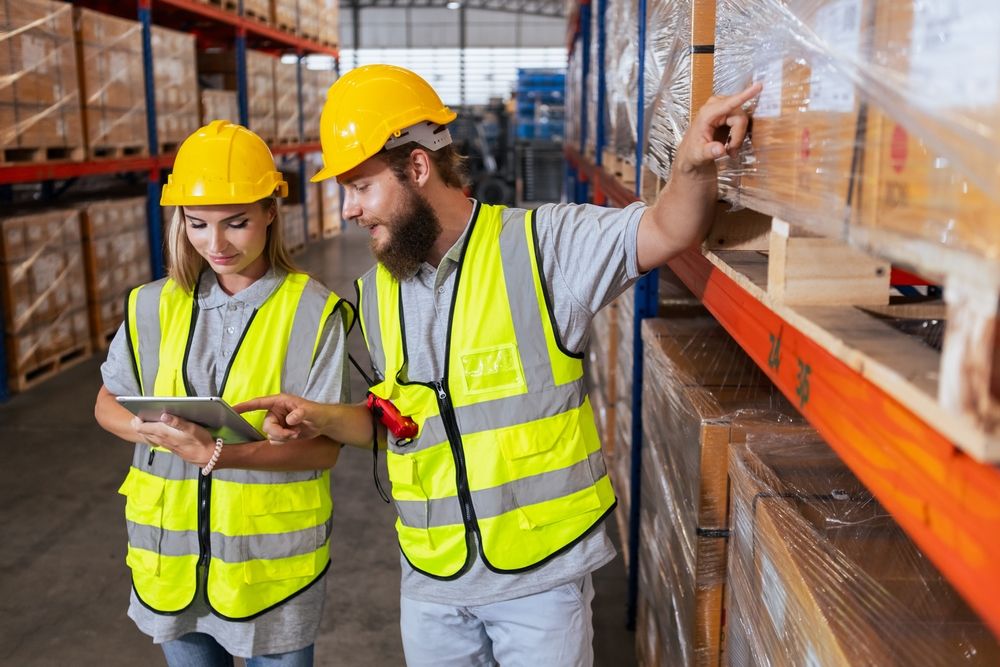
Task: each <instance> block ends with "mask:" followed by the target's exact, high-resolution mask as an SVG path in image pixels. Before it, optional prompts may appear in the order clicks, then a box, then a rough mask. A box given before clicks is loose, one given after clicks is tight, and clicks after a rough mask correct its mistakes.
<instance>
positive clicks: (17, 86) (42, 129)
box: [0, 0, 84, 163]
mask: <svg viewBox="0 0 1000 667" xmlns="http://www.w3.org/2000/svg"><path fill="white" fill-rule="evenodd" d="M0 72H3V74H4V76H3V78H2V79H0V151H2V152H0V163H30V162H44V161H47V160H64V159H65V160H82V159H83V158H84V143H83V131H82V129H81V125H80V84H79V80H78V74H77V62H76V47H75V42H74V37H73V8H72V6H71V5H69V4H66V3H63V2H49V1H47V0H24V2H17V3H4V4H3V6H2V7H0Z"/></svg>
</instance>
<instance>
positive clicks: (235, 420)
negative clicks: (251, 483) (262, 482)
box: [117, 396, 267, 445]
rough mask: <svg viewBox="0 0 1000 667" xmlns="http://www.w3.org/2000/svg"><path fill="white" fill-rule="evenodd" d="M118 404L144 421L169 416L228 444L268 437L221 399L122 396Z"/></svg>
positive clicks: (157, 419)
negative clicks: (199, 428)
mask: <svg viewBox="0 0 1000 667" xmlns="http://www.w3.org/2000/svg"><path fill="white" fill-rule="evenodd" d="M117 399H118V402H119V403H121V404H122V405H123V406H125V407H126V408H128V410H129V412H131V413H132V414H134V415H136V416H137V417H138V418H139V419H142V420H143V421H150V422H155V421H160V415H162V414H163V413H167V414H168V415H174V416H175V417H180V418H182V419H186V420H188V421H189V422H192V423H195V424H198V425H199V426H203V427H205V428H206V429H207V430H208V432H209V433H211V434H212V437H213V438H222V440H223V441H224V442H225V443H226V444H227V445H228V444H232V443H237V442H257V441H259V440H267V437H266V436H265V435H264V434H263V433H261V432H260V431H258V430H257V429H256V428H254V427H253V425H252V424H251V423H250V422H248V421H247V420H246V419H244V418H243V415H241V414H240V413H238V412H236V411H235V410H233V409H232V407H230V406H229V404H228V403H226V402H225V401H224V400H222V399H221V398H219V397H218V396H118V397H117Z"/></svg>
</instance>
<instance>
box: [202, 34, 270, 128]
mask: <svg viewBox="0 0 1000 667" xmlns="http://www.w3.org/2000/svg"><path fill="white" fill-rule="evenodd" d="M275 60H276V59H275V58H274V57H272V56H270V55H268V54H266V53H263V52H262V51H254V50H251V49H248V50H247V107H248V109H247V112H248V125H249V127H250V129H251V130H253V131H254V132H256V133H257V134H258V135H260V137H261V139H263V140H264V141H266V142H267V143H269V144H270V143H273V142H274V141H275V138H276V135H277V131H278V124H277V114H276V112H275V107H274V68H275ZM198 74H199V77H200V78H201V80H202V81H203V82H205V83H206V84H207V85H208V86H209V87H210V88H212V89H213V90H236V89H237V85H236V83H237V81H236V52H235V51H218V50H212V51H201V52H199V53H198ZM231 120H234V121H235V120H238V118H232V119H231Z"/></svg>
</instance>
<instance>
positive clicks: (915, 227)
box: [716, 0, 1000, 438]
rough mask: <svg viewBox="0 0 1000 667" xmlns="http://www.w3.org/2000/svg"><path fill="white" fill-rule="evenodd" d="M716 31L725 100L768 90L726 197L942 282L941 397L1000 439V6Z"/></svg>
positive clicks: (763, 5) (733, 7)
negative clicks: (997, 125)
mask: <svg viewBox="0 0 1000 667" xmlns="http://www.w3.org/2000/svg"><path fill="white" fill-rule="evenodd" d="M717 28H718V34H717V42H716V43H717V50H716V90H717V91H718V92H720V93H730V92H733V91H735V90H737V89H739V88H741V87H742V86H744V85H745V84H747V83H749V82H750V80H751V79H755V80H757V81H760V82H761V83H763V85H764V89H763V92H762V93H761V96H760V100H759V101H758V102H757V110H756V113H755V116H754V121H753V131H752V134H751V138H750V141H749V145H747V146H745V147H744V150H743V151H741V155H740V156H739V159H737V160H735V161H733V162H732V164H730V165H729V166H727V167H726V168H724V169H722V170H721V174H720V175H721V178H722V182H723V186H724V187H723V189H724V193H725V196H726V197H727V198H728V199H730V200H733V201H735V202H738V203H740V204H743V205H746V206H748V207H750V208H752V209H755V210H759V211H762V212H764V213H767V214H769V215H774V216H778V217H780V218H782V219H783V220H785V221H786V222H788V223H789V224H790V225H792V226H798V227H801V228H803V230H804V231H805V233H818V234H820V235H823V236H827V237H832V238H834V239H837V240H843V241H846V242H848V243H850V244H853V245H855V246H857V247H860V248H861V249H863V250H865V251H870V252H872V253H873V254H875V255H878V256H880V257H881V258H883V259H885V260H889V261H891V262H893V263H895V264H897V265H900V266H903V267H905V268H908V269H910V270H915V271H917V272H918V273H920V274H921V275H923V276H925V277H927V278H929V279H931V280H934V281H936V282H938V283H939V284H942V285H944V287H945V292H944V300H945V302H946V303H947V304H948V327H947V335H946V336H945V342H944V347H943V350H942V354H941V368H940V371H939V372H938V373H937V376H936V377H937V381H936V383H935V385H934V386H933V387H931V389H930V391H932V392H936V393H937V400H938V402H939V403H940V405H941V406H943V407H944V408H945V409H947V410H949V411H952V412H953V413H954V414H955V415H956V417H957V418H959V419H961V420H962V421H963V422H965V423H967V424H968V425H969V426H970V427H971V428H973V429H976V430H977V431H978V432H980V433H982V434H983V436H984V437H986V438H995V437H996V435H997V433H998V430H1000V427H998V424H1000V389H998V383H997V380H996V378H997V377H998V376H1000V336H998V335H997V330H998V326H1000V325H998V322H1000V318H998V317H997V308H998V305H997V304H998V303H1000V262H998V261H997V260H998V259H1000V170H998V169H997V167H996V165H997V162H996V154H997V150H998V149H1000V138H998V135H997V133H996V132H995V131H994V130H993V129H992V119H993V118H994V116H995V115H996V110H997V108H998V107H1000V49H998V48H994V47H993V46H990V47H989V48H981V47H982V45H983V44H986V43H989V44H991V45H992V44H993V43H994V42H995V41H996V40H994V39H993V36H994V35H995V34H996V33H997V32H998V31H1000V5H998V4H997V3H992V2H987V1H985V0H982V1H978V2H969V3H963V4H962V5H961V7H959V6H958V5H957V4H955V3H943V4H942V3H925V2H915V1H914V0H887V1H886V2H880V3H876V2H874V1H872V0H809V1H806V0H800V1H797V2H791V3H786V2H781V1H779V0H753V2H742V1H739V2H737V1H736V0H724V1H723V2H720V4H719V15H718V22H717ZM969 368H976V369H981V370H978V371H977V372H976V373H970V372H968V370H967V369H969Z"/></svg>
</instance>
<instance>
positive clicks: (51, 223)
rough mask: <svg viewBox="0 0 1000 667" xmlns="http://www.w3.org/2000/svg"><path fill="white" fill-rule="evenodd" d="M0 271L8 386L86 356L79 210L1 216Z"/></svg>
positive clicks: (26, 383)
mask: <svg viewBox="0 0 1000 667" xmlns="http://www.w3.org/2000/svg"><path fill="white" fill-rule="evenodd" d="M0 276H2V280H3V284H2V287H3V312H4V321H3V327H4V332H5V333H4V339H5V347H6V349H7V368H8V373H9V380H10V381H9V384H10V387H11V389H12V390H13V391H24V390H26V389H29V388H31V387H33V386H34V385H36V384H38V383H39V382H41V381H43V380H46V379H48V378H49V377H51V376H53V375H55V374H56V373H58V372H59V371H61V370H64V369H67V368H69V367H71V366H73V365H75V364H77V363H79V362H80V361H83V360H85V359H87V358H88V357H90V355H91V351H92V348H91V343H90V328H89V326H88V323H87V306H86V292H85V287H84V286H85V284H86V282H85V280H84V268H83V258H82V254H81V252H80V215H79V212H78V211H76V210H72V209H70V210H63V209H60V210H53V211H46V212H42V213H27V214H24V215H14V216H10V217H5V218H3V219H2V220H0Z"/></svg>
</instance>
